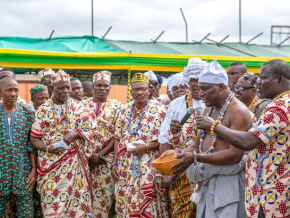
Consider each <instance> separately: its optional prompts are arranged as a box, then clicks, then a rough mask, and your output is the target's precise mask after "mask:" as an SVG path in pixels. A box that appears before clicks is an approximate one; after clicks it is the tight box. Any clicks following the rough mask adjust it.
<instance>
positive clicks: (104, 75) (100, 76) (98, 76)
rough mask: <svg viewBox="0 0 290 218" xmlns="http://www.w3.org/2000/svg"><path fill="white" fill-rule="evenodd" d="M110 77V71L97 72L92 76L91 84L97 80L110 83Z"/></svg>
mask: <svg viewBox="0 0 290 218" xmlns="http://www.w3.org/2000/svg"><path fill="white" fill-rule="evenodd" d="M111 75H112V73H111V72H110V71H107V70H103V71H100V72H97V73H95V74H94V76H93V82H96V81H98V80H106V81H108V82H111Z"/></svg>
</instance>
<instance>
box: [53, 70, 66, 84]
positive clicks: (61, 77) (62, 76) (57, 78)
mask: <svg viewBox="0 0 290 218" xmlns="http://www.w3.org/2000/svg"><path fill="white" fill-rule="evenodd" d="M63 81H70V76H69V75H68V74H67V73H66V72H65V71H64V70H58V71H57V72H56V73H55V74H54V75H52V76H51V82H52V83H56V82H63Z"/></svg>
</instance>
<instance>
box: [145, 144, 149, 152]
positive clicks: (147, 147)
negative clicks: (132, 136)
mask: <svg viewBox="0 0 290 218" xmlns="http://www.w3.org/2000/svg"><path fill="white" fill-rule="evenodd" d="M145 145H146V150H147V153H148V152H149V145H147V144H145Z"/></svg>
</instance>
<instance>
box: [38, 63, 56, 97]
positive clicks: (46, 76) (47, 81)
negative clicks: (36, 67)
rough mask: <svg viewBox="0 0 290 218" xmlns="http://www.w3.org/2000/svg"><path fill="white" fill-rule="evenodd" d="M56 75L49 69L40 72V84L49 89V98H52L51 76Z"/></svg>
mask: <svg viewBox="0 0 290 218" xmlns="http://www.w3.org/2000/svg"><path fill="white" fill-rule="evenodd" d="M54 74H55V72H54V71H53V70H52V69H49V68H45V69H43V70H41V71H39V72H38V79H39V83H40V84H42V85H45V86H46V87H47V90H48V95H49V97H51V96H52V82H51V76H52V75H54Z"/></svg>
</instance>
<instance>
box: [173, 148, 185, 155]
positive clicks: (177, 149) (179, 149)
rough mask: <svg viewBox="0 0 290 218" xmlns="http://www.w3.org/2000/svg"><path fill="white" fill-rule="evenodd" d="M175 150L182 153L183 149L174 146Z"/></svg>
mask: <svg viewBox="0 0 290 218" xmlns="http://www.w3.org/2000/svg"><path fill="white" fill-rule="evenodd" d="M175 150H176V151H178V152H179V153H181V154H183V150H182V149H181V148H175Z"/></svg>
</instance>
